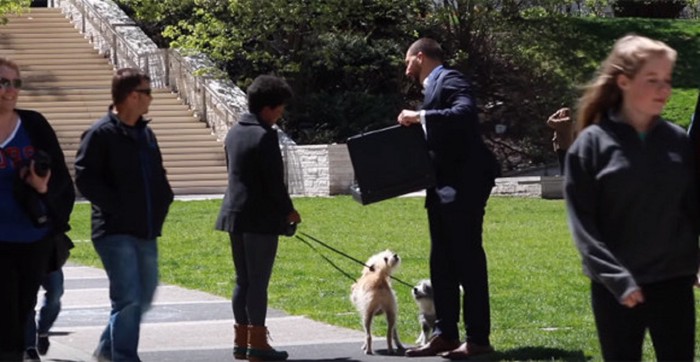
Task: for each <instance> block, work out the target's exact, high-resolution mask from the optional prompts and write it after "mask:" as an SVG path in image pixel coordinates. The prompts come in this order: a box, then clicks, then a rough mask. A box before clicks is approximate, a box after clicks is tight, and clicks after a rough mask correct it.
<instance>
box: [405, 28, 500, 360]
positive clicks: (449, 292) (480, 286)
mask: <svg viewBox="0 0 700 362" xmlns="http://www.w3.org/2000/svg"><path fill="white" fill-rule="evenodd" d="M405 61H406V75H407V76H409V77H412V78H415V79H416V80H417V81H419V82H420V83H421V84H422V85H423V87H424V89H425V98H424V100H423V107H422V109H421V110H420V111H414V110H407V109H405V110H403V111H401V113H400V114H399V116H398V122H399V123H400V124H402V125H404V126H408V125H411V124H414V123H420V124H422V125H423V128H424V130H425V133H426V140H427V143H428V151H429V153H430V157H431V160H432V164H433V168H434V170H435V177H436V181H437V185H436V186H435V187H433V188H430V189H429V190H427V193H426V208H427V209H428V222H429V227H430V241H431V251H430V279H431V282H432V285H433V291H434V298H435V311H436V314H437V325H436V332H435V335H434V336H433V338H432V339H431V340H430V342H429V343H428V344H426V345H424V346H421V347H419V348H414V349H409V350H408V351H406V356H408V357H416V356H432V355H436V354H439V353H442V354H443V356H444V357H446V358H450V359H463V358H467V357H471V356H475V355H478V354H483V353H489V352H492V351H493V348H492V347H491V344H490V342H489V334H490V329H491V322H490V307H489V290H488V278H487V274H486V254H485V253H484V249H483V247H482V238H481V231H482V223H483V220H484V210H485V207H486V201H487V200H488V197H489V195H490V194H491V188H492V187H493V186H494V178H495V177H496V175H497V174H498V172H499V167H498V162H497V161H496V159H495V157H494V155H493V153H491V151H490V150H489V149H488V148H487V147H486V145H485V144H484V142H483V140H482V139H481V134H480V132H479V121H478V117H477V109H476V104H475V101H474V99H473V98H472V95H471V89H470V88H471V87H470V85H469V82H468V81H467V80H466V79H465V77H464V76H463V75H462V74H461V73H459V72H458V71H456V70H452V69H446V68H444V67H443V65H442V61H443V52H442V48H441V47H440V44H438V43H437V42H436V41H435V40H433V39H428V38H422V39H419V40H417V41H416V42H414V43H413V44H412V45H411V46H410V47H409V49H408V51H407V53H406V59H405ZM460 286H462V288H463V289H464V300H463V304H462V305H463V309H464V311H463V312H464V324H465V329H466V334H467V340H466V343H463V344H461V345H460V341H459V330H458V328H457V325H458V323H459V312H460V290H459V287H460Z"/></svg>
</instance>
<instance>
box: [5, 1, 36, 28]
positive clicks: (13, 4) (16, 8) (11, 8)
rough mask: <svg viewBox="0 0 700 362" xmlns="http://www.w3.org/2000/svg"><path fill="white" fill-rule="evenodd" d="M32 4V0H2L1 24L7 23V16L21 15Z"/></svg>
mask: <svg viewBox="0 0 700 362" xmlns="http://www.w3.org/2000/svg"><path fill="white" fill-rule="evenodd" d="M30 4H31V0H0V24H5V23H7V17H6V15H7V14H12V13H21V12H22V10H25V9H27V8H29V5H30Z"/></svg>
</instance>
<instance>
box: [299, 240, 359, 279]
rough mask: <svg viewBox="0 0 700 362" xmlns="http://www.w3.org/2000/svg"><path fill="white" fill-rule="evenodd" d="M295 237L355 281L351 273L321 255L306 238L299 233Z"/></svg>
mask: <svg viewBox="0 0 700 362" xmlns="http://www.w3.org/2000/svg"><path fill="white" fill-rule="evenodd" d="M295 237H296V238H297V239H299V240H301V242H303V243H304V244H306V245H308V246H309V247H310V248H311V250H313V251H315V252H316V254H318V255H320V256H321V257H322V258H323V260H325V261H327V262H328V264H330V265H331V266H332V267H334V268H335V270H337V271H339V272H340V273H341V274H343V275H345V276H346V277H348V279H350V280H352V281H353V282H354V281H356V280H355V278H353V277H352V275H350V274H348V273H347V272H346V271H345V270H343V269H340V267H339V266H337V265H335V263H334V262H333V261H331V260H330V259H328V257H327V256H325V255H323V254H322V253H321V252H320V251H318V249H316V248H315V247H314V246H313V245H311V243H310V242H308V241H306V239H304V238H302V237H301V236H299V235H295Z"/></svg>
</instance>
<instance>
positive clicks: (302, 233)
mask: <svg viewBox="0 0 700 362" xmlns="http://www.w3.org/2000/svg"><path fill="white" fill-rule="evenodd" d="M297 233H298V234H301V235H304V236H305V237H307V238H309V239H311V240H313V241H315V242H317V243H319V244H321V245H323V246H324V247H326V248H328V249H329V250H332V251H334V252H336V253H338V254H340V255H342V256H344V257H346V258H348V259H350V260H352V261H354V262H356V263H359V264H360V265H362V266H364V267H366V268H369V269H370V270H371V269H372V267H370V266H367V265H365V263H363V262H362V261H360V260H358V259H357V258H353V257H352V256H350V255H348V254H346V253H344V252H342V251H340V250H338V249H336V248H334V247H332V246H330V245H328V244H326V243H324V242H323V241H321V240H318V239H316V238H315V237H313V236H311V235H309V234H307V233H305V232H303V231H298V232H297ZM295 236H296V238H297V239H299V240H301V241H303V242H304V243H306V245H308V246H310V247H311V249H313V250H314V251H316V252H317V253H319V255H321V257H323V259H325V260H326V261H328V262H329V263H330V264H331V265H332V266H333V267H334V268H336V269H338V271H340V272H341V273H343V275H345V276H347V277H348V278H350V279H352V280H355V278H353V277H351V276H349V275H348V273H346V272H344V271H343V270H341V269H340V268H339V267H338V266H336V265H335V264H334V263H333V262H332V261H330V260H329V259H328V258H326V257H325V256H324V255H323V254H321V253H320V252H318V250H316V248H314V247H313V246H312V245H311V244H310V243H309V242H308V241H306V240H304V239H303V238H301V237H300V236H299V235H295ZM389 277H390V278H391V279H394V280H396V281H397V282H399V283H401V284H403V285H405V286H407V287H409V288H411V289H413V285H411V284H408V283H406V282H404V281H403V280H401V279H399V278H397V277H395V276H393V275H390V276H389Z"/></svg>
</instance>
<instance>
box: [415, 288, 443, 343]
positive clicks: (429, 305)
mask: <svg viewBox="0 0 700 362" xmlns="http://www.w3.org/2000/svg"><path fill="white" fill-rule="evenodd" d="M412 295H413V299H414V300H415V301H416V304H418V322H419V323H420V328H421V332H420V336H418V339H416V343H418V344H419V345H421V346H422V345H425V344H427V343H428V340H429V339H430V336H432V334H433V332H434V331H435V321H436V319H437V317H436V315H435V303H434V302H433V285H432V284H430V280H428V279H424V280H421V281H420V282H418V284H416V286H415V287H413V292H412Z"/></svg>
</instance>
